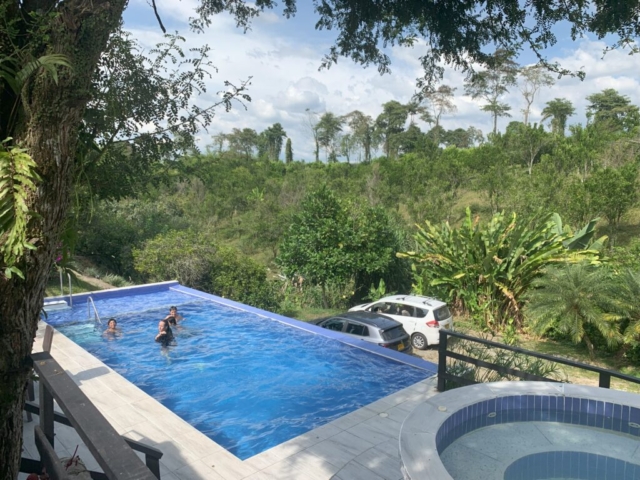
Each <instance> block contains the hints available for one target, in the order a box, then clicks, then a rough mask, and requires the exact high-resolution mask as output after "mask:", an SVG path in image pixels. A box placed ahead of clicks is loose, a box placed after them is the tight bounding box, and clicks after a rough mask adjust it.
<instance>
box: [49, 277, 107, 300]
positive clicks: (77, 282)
mask: <svg viewBox="0 0 640 480" xmlns="http://www.w3.org/2000/svg"><path fill="white" fill-rule="evenodd" d="M69 273H70V275H71V288H72V289H73V292H72V293H83V292H95V291H98V290H103V288H101V287H100V286H97V285H95V284H93V283H91V282H90V281H87V280H84V279H81V278H79V277H78V276H77V275H76V274H75V273H74V272H69ZM85 278H87V277H85ZM63 283H64V294H65V295H68V294H69V279H68V278H67V276H66V275H65V274H63ZM45 295H46V296H47V297H55V296H58V295H60V277H59V276H58V275H57V274H56V275H55V276H53V275H52V276H51V277H50V278H49V281H48V282H47V287H46V289H45Z"/></svg>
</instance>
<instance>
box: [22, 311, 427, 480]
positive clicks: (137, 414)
mask: <svg viewBox="0 0 640 480" xmlns="http://www.w3.org/2000/svg"><path fill="white" fill-rule="evenodd" d="M43 334H44V324H42V322H41V325H40V328H39V330H38V334H37V337H36V342H35V344H34V352H37V351H41V348H42V347H41V343H42V336H43ZM51 355H52V356H53V357H54V358H55V359H56V361H57V362H58V363H59V364H60V365H61V366H62V367H63V368H64V369H65V371H66V372H67V373H68V374H69V375H71V377H72V378H73V379H74V381H75V382H76V383H77V384H78V385H79V387H80V388H81V389H82V391H83V392H84V393H85V394H86V395H87V396H88V397H89V398H90V399H91V401H92V402H93V403H94V404H95V405H96V406H97V408H98V409H99V410H100V411H101V412H102V414H103V415H104V416H105V417H106V418H107V420H109V422H110V423H111V425H113V427H114V428H115V429H116V430H117V431H118V432H119V433H120V434H122V435H124V436H126V437H128V438H131V439H133V440H138V441H140V442H144V443H146V444H148V445H152V446H155V447H156V448H158V449H160V450H161V451H162V452H163V453H164V456H163V457H162V459H161V460H160V464H161V476H162V479H163V480H176V479H184V480H198V479H202V480H241V479H247V480H263V479H264V480H267V479H269V480H271V479H280V480H297V479H300V480H329V479H334V480H358V479H362V480H380V479H386V480H401V478H402V474H401V472H400V458H399V454H398V437H399V434H400V427H401V425H402V422H403V421H404V419H405V418H406V416H407V415H408V414H409V413H410V412H411V411H412V410H413V408H415V407H416V406H417V405H418V404H419V403H421V402H423V401H424V400H425V399H427V398H429V397H431V396H433V395H435V394H436V393H437V391H436V389H435V378H434V377H432V378H429V379H427V380H424V381H422V382H419V383H416V384H415V385H412V386H410V387H408V388H405V389H404V390H401V391H399V392H396V393H395V394H393V395H390V396H388V397H385V398H383V399H381V400H378V401H376V402H374V403H372V404H369V405H367V406H366V407H364V408H361V409H359V410H356V411H354V412H352V413H350V414H348V415H345V416H343V417H341V418H339V419H337V420H334V421H333V422H330V423H328V424H326V425H324V426H322V427H320V428H317V429H315V430H312V431H310V432H307V433H306V434H304V435H300V436H299V437H296V438H294V439H292V440H289V441H288V442H285V443H283V444H280V445H278V446H276V447H273V448H271V449H269V450H266V451H265V452H262V453H260V454H258V455H255V456H253V457H251V458H249V459H247V460H245V461H242V460H240V459H238V458H237V457H236V456H234V455H232V454H231V453H229V452H228V451H227V450H225V449H224V448H223V447H221V446H220V445H218V444H217V443H215V442H214V441H213V440H211V439H210V438H208V437H207V436H205V435H204V434H202V433H201V432H199V431H198V430H196V429H195V428H193V427H192V426H191V425H189V424H188V423H187V422H185V421H184V420H182V419H181V418H180V417H178V416H177V415H175V414H174V413H173V412H172V411H170V410H169V409H167V408H165V407H164V406H163V405H162V404H160V403H159V402H157V401H156V400H154V399H153V398H152V397H150V396H149V395H147V394H146V393H145V392H143V391H142V390H140V389H139V388H138V387H136V386H135V385H133V384H132V383H130V382H129V381H127V380H126V379H125V378H124V377H122V376H121V375H119V374H118V373H116V372H115V371H113V370H112V369H111V368H109V367H107V366H106V365H105V364H103V363H102V362H101V361H100V360H98V359H97V358H96V357H94V356H93V355H91V354H90V353H88V352H87V351H85V350H84V349H83V348H81V347H80V346H78V345H76V344H75V343H73V342H72V341H71V340H69V339H68V338H67V337H65V336H64V335H62V334H61V333H59V332H56V333H55V334H54V339H53V346H52V350H51ZM37 420H38V417H37V416H34V421H33V422H31V423H25V442H24V450H25V451H24V456H27V457H31V458H38V457H37V456H35V457H34V456H33V455H34V454H35V455H37V452H36V451H35V446H34V443H33V426H34V425H35V424H36V423H37ZM55 429H56V430H55V431H56V442H55V449H56V451H57V452H58V454H59V455H60V456H71V454H73V452H74V450H75V448H76V446H78V455H79V456H80V457H81V458H82V459H83V460H84V461H85V463H86V464H87V467H88V468H89V469H90V470H96V471H100V468H99V467H98V465H97V463H96V462H95V460H94V459H93V458H92V457H91V454H90V453H89V451H88V449H87V448H86V447H85V446H84V445H82V442H81V441H80V439H79V437H78V436H77V434H76V433H75V431H74V430H73V429H72V428H69V427H65V426H64V425H60V424H56V426H55Z"/></svg>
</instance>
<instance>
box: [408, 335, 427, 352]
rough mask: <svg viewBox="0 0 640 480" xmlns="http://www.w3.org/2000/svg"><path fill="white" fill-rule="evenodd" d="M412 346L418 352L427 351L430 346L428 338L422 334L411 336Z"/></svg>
mask: <svg viewBox="0 0 640 480" xmlns="http://www.w3.org/2000/svg"><path fill="white" fill-rule="evenodd" d="M411 346H412V347H413V348H417V349H418V350H426V349H427V347H428V346H429V344H428V343H427V337H425V336H424V335H423V334H421V333H414V334H413V335H411Z"/></svg>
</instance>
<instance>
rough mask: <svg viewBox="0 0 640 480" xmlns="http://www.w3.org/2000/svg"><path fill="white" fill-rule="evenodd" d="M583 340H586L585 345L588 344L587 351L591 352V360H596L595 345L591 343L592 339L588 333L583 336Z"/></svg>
mask: <svg viewBox="0 0 640 480" xmlns="http://www.w3.org/2000/svg"><path fill="white" fill-rule="evenodd" d="M582 339H583V340H584V343H586V344H587V349H588V350H589V358H591V359H594V358H595V356H596V354H595V349H594V348H593V343H591V339H590V338H589V336H588V335H587V334H586V333H585V334H584V335H582Z"/></svg>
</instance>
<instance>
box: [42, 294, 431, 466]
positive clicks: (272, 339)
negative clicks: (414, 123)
mask: <svg viewBox="0 0 640 480" xmlns="http://www.w3.org/2000/svg"><path fill="white" fill-rule="evenodd" d="M187 292H188V293H187ZM193 292H194V291H192V290H190V289H186V288H184V287H181V286H176V285H175V284H174V286H171V287H167V288H165V289H162V290H160V291H154V292H145V291H142V292H139V291H136V290H135V289H128V290H127V291H124V292H121V294H120V295H117V292H108V293H107V292H105V293H104V294H103V295H102V296H101V295H99V294H93V299H94V301H95V305H96V308H97V310H98V312H99V314H100V316H101V317H102V319H103V322H105V323H106V319H107V318H108V317H111V316H115V317H116V318H117V319H118V326H119V327H121V328H122V331H123V335H122V336H121V337H119V338H115V339H109V338H105V337H104V336H103V335H102V330H103V328H104V327H100V328H95V324H94V322H93V321H87V316H88V308H87V300H86V297H85V298H82V297H80V298H77V297H75V296H74V308H73V309H69V310H63V311H57V312H51V313H49V314H48V317H47V319H46V321H47V323H49V324H51V325H52V326H54V327H55V328H57V329H58V330H59V331H60V332H62V333H63V334H65V335H66V336H68V337H69V338H70V339H71V340H73V341H74V342H76V343H77V344H79V345H80V346H82V347H83V348H85V349H86V350H87V351H89V352H90V353H92V354H93V355H95V356H96V357H97V358H99V359H100V360H102V361H103V362H104V363H105V364H107V365H108V366H110V367H111V368H113V369H114V370H115V371H117V372H118V373H120V374H121V375H122V376H124V377H125V378H126V379H127V380H129V381H131V382H132V383H134V384H136V385H137V386H138V387H140V388H141V389H142V390H143V391H145V392H146V393H148V394H149V395H151V396H152V397H154V398H155V399H156V400H158V401H159V402H161V403H162V404H163V405H165V406H166V407H167V408H169V409H170V410H172V411H173V412H174V413H176V414H177V415H179V416H180V417H182V418H183V419H185V420H186V421H187V422H189V423H190V424H191V425H193V426H194V427H195V428H197V429H198V430H200V431H202V432H203V433H204V434H206V435H207V436H208V437H210V438H211V439H212V440H214V441H215V442H216V443H218V444H220V445H222V446H223V447H225V448H226V449H227V450H229V451H230V452H231V453H233V454H234V455H236V456H237V457H239V458H240V459H246V458H249V457H251V456H253V455H256V454H257V453H260V452H262V451H264V450H266V449H268V448H270V447H273V446H275V445H278V444H280V443H282V442H284V441H286V440H289V439H291V438H293V437H296V436H298V435H301V434H303V433H305V432H307V431H309V430H311V429H314V428H317V427H319V426H321V425H323V424H325V423H327V422H330V421H332V420H334V419H336V418H339V417H341V416H343V415H345V414H347V413H349V412H351V411H353V410H356V409H357V408H360V407H363V406H365V405H367V404H369V403H371V402H374V401H376V400H378V399H380V398H382V397H385V396H387V395H390V394H392V393H394V392H396V391H398V390H400V389H402V388H405V387H407V386H409V385H412V384H414V383H416V382H418V381H420V380H423V379H425V378H427V377H429V376H431V375H432V374H433V371H432V370H430V369H429V368H430V364H427V363H426V362H424V368H416V367H414V366H410V365H407V364H403V363H400V362H397V361H394V360H393V359H391V358H385V357H383V356H381V355H377V354H375V353H373V352H371V351H366V350H363V349H360V348H354V347H353V346H350V345H347V344H345V343H342V342H340V341H336V339H335V338H331V336H332V335H331V334H332V333H333V332H326V331H324V330H323V331H322V332H318V333H320V334H316V333H314V329H317V328H316V327H314V326H310V325H309V326H308V325H306V324H303V323H302V322H297V321H295V320H291V319H284V317H278V316H276V315H272V318H269V317H268V315H271V314H268V313H267V312H261V311H258V310H255V309H252V308H251V307H246V310H244V311H243V310H239V309H237V308H233V307H231V306H230V305H234V306H236V305H237V304H234V303H233V302H228V301H224V300H222V299H220V301H222V302H225V303H227V305H225V304H221V303H217V302H213V301H211V300H209V299H208V298H207V297H209V296H207V295H206V294H202V293H201V292H200V293H199V295H200V297H195V296H193V295H192V294H191V293H193ZM212 298H213V299H215V297H212ZM170 305H177V306H178V307H179V310H180V313H181V314H182V315H183V316H184V317H185V318H186V320H185V321H184V323H183V326H182V327H181V328H177V329H175V333H176V346H173V347H169V348H162V347H161V346H160V345H158V344H157V343H155V342H154V336H155V334H156V333H157V323H158V320H159V319H161V318H163V317H164V316H165V315H166V313H167V312H168V308H169V306H170ZM249 310H250V311H249ZM260 313H261V314H260ZM276 319H277V320H281V321H276ZM283 321H286V322H287V323H288V324H287V323H283ZM295 327H298V328H295ZM307 329H309V330H307ZM325 332H326V335H325ZM347 342H353V341H352V340H347ZM374 350H375V348H374ZM389 355H391V356H393V355H400V356H404V355H403V354H400V353H398V352H389ZM398 358H402V357H398ZM407 358H409V357H407ZM412 361H413V359H412Z"/></svg>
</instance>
